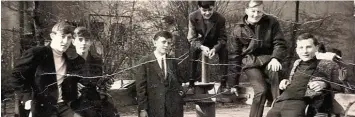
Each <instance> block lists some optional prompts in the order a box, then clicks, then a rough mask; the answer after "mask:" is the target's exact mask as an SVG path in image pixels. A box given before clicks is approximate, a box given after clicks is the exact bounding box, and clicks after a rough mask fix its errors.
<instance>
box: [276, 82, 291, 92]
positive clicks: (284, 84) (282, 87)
mask: <svg viewBox="0 0 355 117" xmlns="http://www.w3.org/2000/svg"><path fill="white" fill-rule="evenodd" d="M290 84H291V83H290V80H288V79H283V80H282V81H281V82H280V85H279V89H281V90H285V89H286V87H287V86H288V85H290Z"/></svg>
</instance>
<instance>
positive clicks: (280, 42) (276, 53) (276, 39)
mask: <svg viewBox="0 0 355 117" xmlns="http://www.w3.org/2000/svg"><path fill="white" fill-rule="evenodd" d="M272 38H273V45H274V50H273V52H272V58H276V59H278V60H279V61H280V60H283V58H285V55H286V52H287V47H286V41H285V39H284V35H283V32H282V30H281V27H280V23H279V22H278V21H276V22H275V23H274V24H273V27H272Z"/></svg>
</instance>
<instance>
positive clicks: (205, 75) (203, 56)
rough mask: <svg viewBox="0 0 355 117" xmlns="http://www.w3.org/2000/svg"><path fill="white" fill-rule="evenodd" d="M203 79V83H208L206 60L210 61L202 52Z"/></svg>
mask: <svg viewBox="0 0 355 117" xmlns="http://www.w3.org/2000/svg"><path fill="white" fill-rule="evenodd" d="M201 61H202V62H201V79H202V83H208V82H209V78H207V65H206V62H208V58H207V57H206V56H205V55H203V54H201Z"/></svg>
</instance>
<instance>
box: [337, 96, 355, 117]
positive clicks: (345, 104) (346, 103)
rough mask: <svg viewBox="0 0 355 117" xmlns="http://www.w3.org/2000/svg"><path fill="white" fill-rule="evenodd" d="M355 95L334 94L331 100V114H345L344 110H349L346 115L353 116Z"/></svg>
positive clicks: (354, 114)
mask: <svg viewBox="0 0 355 117" xmlns="http://www.w3.org/2000/svg"><path fill="white" fill-rule="evenodd" d="M354 102H355V94H343V93H336V94H335V95H334V100H333V112H334V113H335V114H342V115H344V114H345V110H346V109H347V108H349V110H348V112H347V114H348V115H351V116H355V104H352V105H350V104H351V103H354Z"/></svg>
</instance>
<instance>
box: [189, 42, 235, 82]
mask: <svg viewBox="0 0 355 117" xmlns="http://www.w3.org/2000/svg"><path fill="white" fill-rule="evenodd" d="M201 54H202V51H201V49H196V48H194V47H191V48H190V52H189V56H190V61H189V62H190V63H189V65H190V67H189V69H190V70H189V71H190V74H189V81H190V82H189V83H190V84H193V83H194V82H195V81H196V79H197V78H198V76H199V74H201V73H197V65H198V61H196V60H197V59H198V58H200V57H201ZM216 55H218V59H219V63H220V64H227V63H228V51H227V49H226V47H225V46H222V47H221V48H220V49H219V50H218V51H217V52H216ZM227 69H228V66H227V65H220V69H219V70H220V73H221V74H222V76H221V86H222V87H223V86H224V87H225V86H226V82H227V79H228V77H227ZM190 86H191V85H190Z"/></svg>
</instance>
